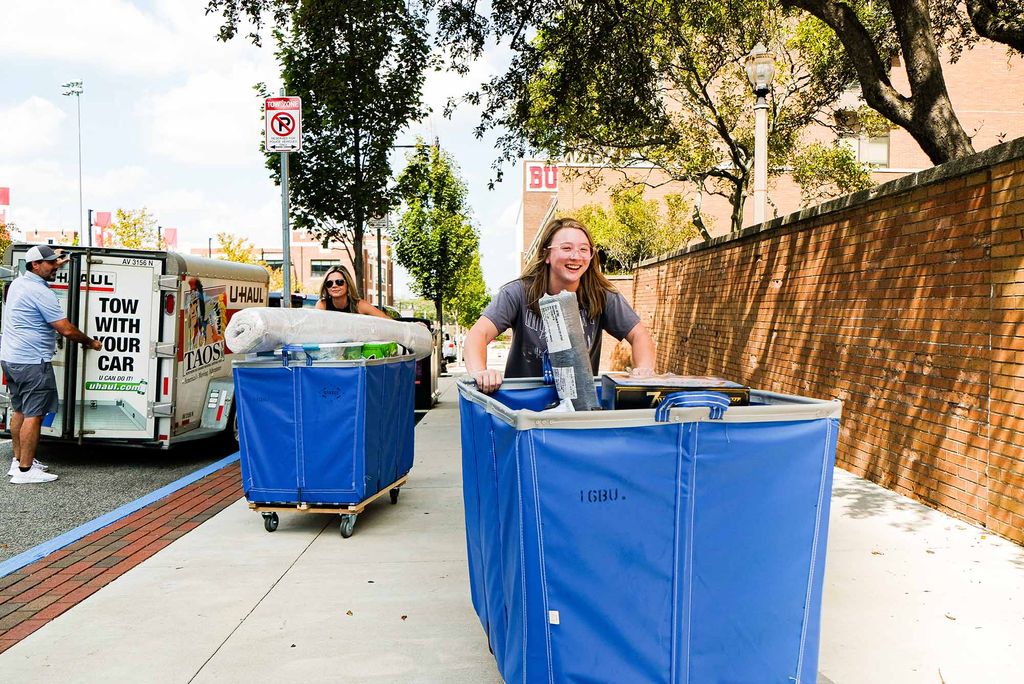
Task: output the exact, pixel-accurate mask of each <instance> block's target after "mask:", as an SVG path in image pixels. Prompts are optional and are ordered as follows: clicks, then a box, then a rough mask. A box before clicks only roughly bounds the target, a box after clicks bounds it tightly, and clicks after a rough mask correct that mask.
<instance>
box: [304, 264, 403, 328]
mask: <svg viewBox="0 0 1024 684" xmlns="http://www.w3.org/2000/svg"><path fill="white" fill-rule="evenodd" d="M316 308H318V309H321V310H327V311H343V312H345V313H358V314H366V315H367V316H380V317H381V318H387V317H388V316H387V314H385V313H384V312H383V311H381V310H380V309H378V308H377V307H375V306H374V305H373V304H370V303H369V302H368V301H366V300H365V299H360V298H359V288H357V287H356V283H355V281H354V280H353V279H352V276H351V275H349V272H348V269H347V268H345V267H344V266H335V267H334V268H332V269H331V270H330V271H328V272H327V275H326V276H324V282H323V284H321V285H320V301H318V302H317V303H316Z"/></svg>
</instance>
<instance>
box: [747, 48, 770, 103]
mask: <svg viewBox="0 0 1024 684" xmlns="http://www.w3.org/2000/svg"><path fill="white" fill-rule="evenodd" d="M743 68H744V70H745V71H746V72H747V80H748V81H750V87H751V88H753V89H754V94H755V95H759V96H763V95H767V94H768V91H769V90H771V87H772V79H774V78H775V55H774V54H772V53H771V52H768V48H766V47H765V46H764V43H758V44H757V45H755V46H754V49H753V50H751V51H750V54H749V55H747V59H746V62H745V64H744V65H743Z"/></svg>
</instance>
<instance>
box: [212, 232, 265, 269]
mask: <svg viewBox="0 0 1024 684" xmlns="http://www.w3.org/2000/svg"><path fill="white" fill-rule="evenodd" d="M216 237H217V253H218V254H219V256H220V258H221V259H224V260H225V261H233V262H235V263H239V264H256V263H259V259H257V258H256V247H255V246H253V244H252V242H251V241H250V240H248V239H246V238H244V237H240V236H238V235H235V234H234V233H229V232H227V231H222V232H219V233H217V236H216Z"/></svg>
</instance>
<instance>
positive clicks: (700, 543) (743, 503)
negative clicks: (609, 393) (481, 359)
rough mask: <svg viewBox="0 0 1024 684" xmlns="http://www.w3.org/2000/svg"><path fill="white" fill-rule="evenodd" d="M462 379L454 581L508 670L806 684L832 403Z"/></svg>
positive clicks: (544, 678) (563, 677) (824, 524)
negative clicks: (628, 405) (581, 393)
mask: <svg viewBox="0 0 1024 684" xmlns="http://www.w3.org/2000/svg"><path fill="white" fill-rule="evenodd" d="M598 389H600V388H598ZM459 393H460V410H461V416H462V463H463V492H464V501H465V513H466V537H467V546H468V556H469V574H470V591H471V597H472V601H473V606H474V608H475V610H476V612H477V614H478V615H479V617H480V621H481V623H482V624H483V627H484V630H485V632H486V634H487V639H488V643H489V645H490V648H491V650H492V651H493V653H494V657H495V659H496V660H497V663H498V667H499V670H500V671H501V674H502V676H503V677H504V678H505V680H506V681H508V682H527V683H531V684H532V683H535V682H536V683H540V682H544V683H548V684H555V683H561V682H645V683H646V682H668V683H673V684H675V683H689V684H710V683H716V682H758V683H759V684H762V683H768V682H780V683H782V682H785V683H792V682H804V683H805V684H814V682H815V681H816V672H817V660H818V642H819V627H820V616H821V596H822V585H823V579H824V569H825V542H826V537H827V532H828V513H829V501H830V496H831V483H832V469H833V466H834V463H835V450H836V439H837V435H838V431H839V417H840V412H841V404H840V402H836V401H819V400H814V399H807V398H803V397H796V396H788V395H780V394H774V393H770V392H761V391H756V390H755V391H752V392H751V397H750V405H749V406H733V407H728V400H727V399H726V400H725V401H724V403H723V404H719V405H715V403H714V401H712V406H711V407H705V406H689V407H678V408H671V407H670V405H664V406H662V407H660V408H659V409H638V410H622V411H590V412H581V413H556V412H551V411H543V409H544V407H546V406H549V405H551V404H552V403H554V402H555V401H556V395H555V391H554V388H552V387H546V386H544V385H543V384H541V383H540V382H539V381H534V380H506V381H505V383H504V384H503V385H502V387H501V389H500V390H498V391H497V392H495V393H494V394H492V395H489V396H488V395H484V394H482V393H480V392H478V391H477V390H476V388H475V387H474V386H473V385H472V383H469V382H466V381H462V382H460V384H459ZM682 401H684V402H685V401H688V399H685V398H684V399H683V400H682ZM711 416H717V418H715V419H712V417H711Z"/></svg>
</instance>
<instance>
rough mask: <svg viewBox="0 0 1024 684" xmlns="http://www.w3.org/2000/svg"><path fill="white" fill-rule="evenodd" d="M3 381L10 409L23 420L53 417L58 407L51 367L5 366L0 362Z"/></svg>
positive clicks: (20, 364)
mask: <svg viewBox="0 0 1024 684" xmlns="http://www.w3.org/2000/svg"><path fill="white" fill-rule="evenodd" d="M0 366H2V367H3V370H4V376H5V377H6V378H7V393H8V394H10V395H11V408H13V409H14V411H15V412H16V413H21V414H22V415H24V416H25V417H26V418H34V417H36V416H45V415H46V414H47V413H56V412H57V408H58V406H59V403H58V402H59V399H58V397H57V378H56V377H55V376H54V375H53V364H51V363H49V362H47V363H8V362H6V361H0Z"/></svg>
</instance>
